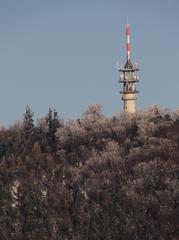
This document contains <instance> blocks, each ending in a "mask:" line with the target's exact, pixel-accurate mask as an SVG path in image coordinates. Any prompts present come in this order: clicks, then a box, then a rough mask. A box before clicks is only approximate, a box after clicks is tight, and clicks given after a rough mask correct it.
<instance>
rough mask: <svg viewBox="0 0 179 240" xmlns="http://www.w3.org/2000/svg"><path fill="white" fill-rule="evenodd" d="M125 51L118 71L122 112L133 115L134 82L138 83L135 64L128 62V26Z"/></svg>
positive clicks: (134, 101) (128, 28) (134, 106)
mask: <svg viewBox="0 0 179 240" xmlns="http://www.w3.org/2000/svg"><path fill="white" fill-rule="evenodd" d="M126 50H127V61H126V64H125V65H124V67H123V68H121V69H119V72H120V73H121V74H120V80H119V82H120V83H122V84H123V89H122V90H121V91H120V93H121V94H122V100H123V102H124V106H123V110H124V112H126V113H134V112H135V111H136V99H137V93H138V92H139V91H137V89H136V82H138V81H139V77H138V76H137V72H138V71H139V68H138V66H137V64H132V63H131V60H130V50H131V47H130V26H129V24H127V25H126Z"/></svg>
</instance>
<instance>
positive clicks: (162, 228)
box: [0, 104, 179, 240]
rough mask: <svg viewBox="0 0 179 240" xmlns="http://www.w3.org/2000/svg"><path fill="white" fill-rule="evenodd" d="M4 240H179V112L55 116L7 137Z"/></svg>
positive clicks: (28, 117)
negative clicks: (74, 117) (70, 117)
mask: <svg viewBox="0 0 179 240" xmlns="http://www.w3.org/2000/svg"><path fill="white" fill-rule="evenodd" d="M0 189H1V190H0V233H1V239H3V240H9V239H12V240H32V239H33V240H36V239H38V240H42V239H43V240H57V239H58V240H87V239H88V240H100V239H101V240H111V239H112V240H115V239H116V240H117V239H119V240H133V239H139V240H140V239H141V240H144V239H146V240H151V239H152V240H155V239H156V240H158V239H162V240H177V239H179V112H177V111H176V112H171V111H169V110H166V109H161V108H159V107H156V106H155V107H152V108H150V109H149V110H147V111H140V112H136V113H135V114H132V115H127V114H125V113H120V114H116V115H115V116H112V117H106V116H104V115H103V113H102V108H101V106H100V105H97V104H96V105H90V106H89V108H88V109H87V110H86V111H85V112H84V113H83V114H82V116H81V117H80V118H79V119H70V120H67V121H64V120H63V119H61V118H60V117H59V115H58V113H57V112H56V111H55V110H52V109H49V112H48V114H47V115H46V116H45V117H44V118H42V119H40V120H38V121H37V123H35V122H34V114H33V112H32V110H31V109H30V107H28V106H27V108H26V111H25V113H24V117H23V121H22V123H18V124H17V123H16V124H14V125H13V126H11V127H9V128H6V129H5V128H1V130H0Z"/></svg>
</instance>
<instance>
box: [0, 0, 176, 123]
mask: <svg viewBox="0 0 179 240" xmlns="http://www.w3.org/2000/svg"><path fill="white" fill-rule="evenodd" d="M127 18H128V22H129V23H130V24H131V28H132V33H131V34H132V35H131V45H132V53H131V58H132V61H133V62H134V61H137V62H139V64H140V69H141V70H140V78H141V82H140V83H139V84H138V89H139V90H140V94H139V96H138V100H137V106H138V108H139V109H142V108H144V109H146V108H148V107H149V106H151V105H154V104H158V105H160V106H163V107H167V108H171V109H176V108H178V107H179V77H178V76H179V74H178V71H179V26H178V25H179V1H178V0H158V1H157V0H155V1H154V0H150V1H147V0H146V1H145V0H133V1H132V0H131V1H123V0H58V1H57V0H56V1H55V0H48V1H47V0H15V1H13V0H0V83H1V85H0V122H1V123H2V124H4V125H6V126H8V125H10V124H13V123H14V122H15V121H16V120H17V119H20V118H21V117H22V114H23V113H24V111H25V107H26V105H27V104H29V105H30V106H31V108H32V110H33V111H34V113H35V119H37V118H40V117H42V116H44V115H46V113H47V112H48V108H49V107H52V108H55V109H56V110H57V111H58V113H59V115H60V117H61V118H63V119H68V118H71V117H79V116H81V113H82V112H84V111H85V110H86V109H87V106H88V105H89V104H92V103H99V104H101V105H102V106H103V112H104V113H105V114H106V115H112V114H113V113H116V112H119V111H122V106H123V105H122V101H121V96H120V95H117V92H118V91H119V88H120V84H119V83H118V75H119V73H118V72H117V70H116V62H117V61H119V62H121V61H123V63H124V62H125V57H126V55H125V29H124V26H125V23H126V19H127Z"/></svg>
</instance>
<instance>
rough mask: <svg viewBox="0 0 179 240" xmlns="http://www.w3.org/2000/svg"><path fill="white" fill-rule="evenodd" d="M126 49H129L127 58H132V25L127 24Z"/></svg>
mask: <svg viewBox="0 0 179 240" xmlns="http://www.w3.org/2000/svg"><path fill="white" fill-rule="evenodd" d="M126 50H127V60H130V54H131V45H130V25H129V24H128V23H127V24H126Z"/></svg>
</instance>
